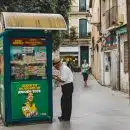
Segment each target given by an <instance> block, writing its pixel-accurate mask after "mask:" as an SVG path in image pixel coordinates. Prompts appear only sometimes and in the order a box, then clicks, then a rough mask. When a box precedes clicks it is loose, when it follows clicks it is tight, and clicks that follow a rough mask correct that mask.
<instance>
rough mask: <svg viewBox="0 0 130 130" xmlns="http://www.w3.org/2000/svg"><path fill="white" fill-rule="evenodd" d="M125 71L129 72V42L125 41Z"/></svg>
mask: <svg viewBox="0 0 130 130" xmlns="http://www.w3.org/2000/svg"><path fill="white" fill-rule="evenodd" d="M124 72H125V73H126V72H128V42H127V41H126V42H124Z"/></svg>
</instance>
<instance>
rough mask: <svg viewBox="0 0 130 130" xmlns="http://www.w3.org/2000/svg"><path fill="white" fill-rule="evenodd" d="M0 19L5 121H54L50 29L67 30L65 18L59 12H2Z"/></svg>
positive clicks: (0, 92) (0, 74) (0, 82)
mask: <svg viewBox="0 0 130 130" xmlns="http://www.w3.org/2000/svg"><path fill="white" fill-rule="evenodd" d="M1 20H2V21H1V35H0V96H1V116H2V120H3V122H4V124H5V125H9V124H14V123H26V122H36V121H49V122H52V120H53V102H52V38H51V30H66V23H65V20H64V18H63V17H62V16H61V15H59V14H40V13H10V12H3V13H1ZM47 30H50V31H47Z"/></svg>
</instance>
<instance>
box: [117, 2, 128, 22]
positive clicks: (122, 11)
mask: <svg viewBox="0 0 130 130" xmlns="http://www.w3.org/2000/svg"><path fill="white" fill-rule="evenodd" d="M126 7H127V6H126V0H118V13H119V14H123V15H124V24H126V23H127V17H126V15H127V8H126Z"/></svg>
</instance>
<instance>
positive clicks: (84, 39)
mask: <svg viewBox="0 0 130 130" xmlns="http://www.w3.org/2000/svg"><path fill="white" fill-rule="evenodd" d="M89 15H90V13H89V8H88V1H87V0H74V1H73V2H72V7H71V12H70V17H69V27H68V28H69V33H70V30H71V28H72V27H74V28H75V32H76V37H77V38H76V40H74V41H73V42H70V41H69V39H65V40H64V43H63V44H62V45H61V47H60V55H61V57H73V59H76V60H77V64H78V66H80V65H81V63H82V61H83V60H84V59H86V60H87V61H88V63H91V62H90V60H91V58H90V54H91V52H90V51H91V49H90V39H91V36H90V35H91V33H90V32H91V25H90V24H89V23H88V17H89Z"/></svg>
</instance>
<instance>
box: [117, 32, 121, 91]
mask: <svg viewBox="0 0 130 130" xmlns="http://www.w3.org/2000/svg"><path fill="white" fill-rule="evenodd" d="M120 56H121V54H120V35H119V34H118V70H117V89H118V90H119V91H120V90H121V81H120V76H121V75H120Z"/></svg>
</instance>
